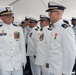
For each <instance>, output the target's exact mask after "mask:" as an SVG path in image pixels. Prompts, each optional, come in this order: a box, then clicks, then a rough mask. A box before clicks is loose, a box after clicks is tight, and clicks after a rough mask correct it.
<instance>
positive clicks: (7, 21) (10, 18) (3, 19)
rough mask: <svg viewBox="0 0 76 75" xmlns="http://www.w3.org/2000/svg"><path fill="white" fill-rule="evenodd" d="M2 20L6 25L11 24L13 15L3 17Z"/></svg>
mask: <svg viewBox="0 0 76 75" xmlns="http://www.w3.org/2000/svg"><path fill="white" fill-rule="evenodd" d="M1 20H2V21H3V22H4V23H5V24H11V23H12V21H13V18H12V15H4V16H1Z"/></svg>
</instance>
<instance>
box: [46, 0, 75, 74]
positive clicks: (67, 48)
mask: <svg viewBox="0 0 76 75" xmlns="http://www.w3.org/2000/svg"><path fill="white" fill-rule="evenodd" d="M64 9H65V7H64V6H63V5H61V4H59V3H56V2H52V1H50V2H49V3H48V9H47V10H46V11H47V12H49V17H50V20H51V22H52V24H53V26H54V27H53V29H52V32H51V37H50V40H49V41H50V44H49V45H50V51H51V52H50V75H71V72H72V68H73V65H74V63H75V50H76V48H75V35H74V32H73V30H72V28H71V27H70V26H69V25H67V24H65V23H64V22H63V20H62V15H63V13H64Z"/></svg>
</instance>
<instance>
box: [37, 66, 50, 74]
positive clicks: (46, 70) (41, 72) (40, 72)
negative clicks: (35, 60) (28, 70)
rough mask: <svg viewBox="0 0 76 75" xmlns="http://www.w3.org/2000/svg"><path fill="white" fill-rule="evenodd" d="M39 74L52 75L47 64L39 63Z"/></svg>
mask: <svg viewBox="0 0 76 75" xmlns="http://www.w3.org/2000/svg"><path fill="white" fill-rule="evenodd" d="M36 70H37V75H50V73H49V70H48V68H46V67H45V66H41V65H37V68H36Z"/></svg>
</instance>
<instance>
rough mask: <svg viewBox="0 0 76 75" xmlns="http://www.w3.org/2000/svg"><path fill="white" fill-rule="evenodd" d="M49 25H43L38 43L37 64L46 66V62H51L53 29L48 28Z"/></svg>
mask: <svg viewBox="0 0 76 75" xmlns="http://www.w3.org/2000/svg"><path fill="white" fill-rule="evenodd" d="M48 28H49V26H45V27H43V29H42V31H41V32H40V34H39V38H38V43H37V53H36V61H35V64H37V65H42V66H45V64H46V63H49V59H48V58H49V56H48V55H49V52H50V50H49V45H48V42H49V39H50V34H51V30H49V29H48Z"/></svg>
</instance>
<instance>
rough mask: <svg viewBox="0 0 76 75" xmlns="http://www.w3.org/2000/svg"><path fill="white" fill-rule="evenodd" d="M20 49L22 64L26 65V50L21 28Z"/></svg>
mask: <svg viewBox="0 0 76 75" xmlns="http://www.w3.org/2000/svg"><path fill="white" fill-rule="evenodd" d="M20 31H21V32H20V49H21V53H22V63H25V64H26V48H25V38H24V35H23V31H22V28H20Z"/></svg>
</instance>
